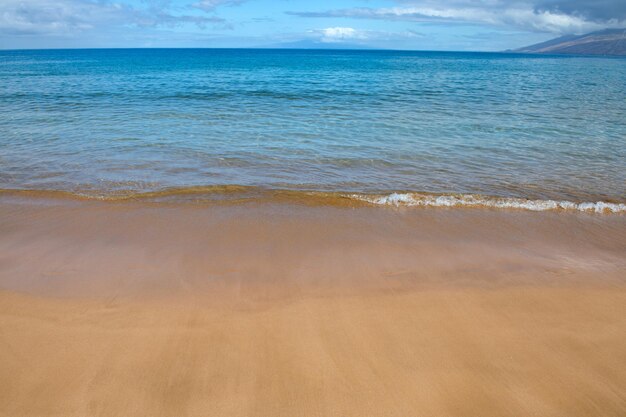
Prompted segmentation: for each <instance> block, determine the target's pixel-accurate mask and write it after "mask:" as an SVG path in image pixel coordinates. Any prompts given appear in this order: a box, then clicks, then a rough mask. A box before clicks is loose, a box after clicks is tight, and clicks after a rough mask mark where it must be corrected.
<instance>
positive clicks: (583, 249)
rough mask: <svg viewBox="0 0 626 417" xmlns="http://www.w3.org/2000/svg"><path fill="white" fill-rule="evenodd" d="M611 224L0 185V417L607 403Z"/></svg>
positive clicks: (618, 307) (615, 262)
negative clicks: (186, 200)
mask: <svg viewBox="0 0 626 417" xmlns="http://www.w3.org/2000/svg"><path fill="white" fill-rule="evenodd" d="M625 387H626V218H624V217H623V216H603V215H589V214H565V213H524V212H498V211H487V210H444V209H435V210H428V209H417V210H391V209H375V208H359V209H349V208H333V207H308V206H298V205H293V204H255V205H241V206H203V205H194V204H179V205H175V204H145V203H142V204H139V203H137V204H135V203H120V204H117V203H95V202H68V201H48V200H46V201H42V200H28V199H26V200H24V199H6V198H5V199H2V200H1V201H0V415H2V416H10V417H17V416H64V417H65V416H68V417H71V416H289V417H291V416H498V417H504V416H563V417H572V416H624V415H626V388H625Z"/></svg>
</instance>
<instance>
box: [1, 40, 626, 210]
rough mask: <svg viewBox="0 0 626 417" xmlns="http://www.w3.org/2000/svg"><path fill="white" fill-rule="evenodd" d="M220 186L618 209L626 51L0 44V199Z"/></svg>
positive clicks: (625, 147)
mask: <svg viewBox="0 0 626 417" xmlns="http://www.w3.org/2000/svg"><path fill="white" fill-rule="evenodd" d="M234 185H236V186H244V187H249V188H246V189H262V190H287V191H294V192H300V191H301V192H328V193H339V194H341V195H345V196H350V197H353V198H355V199H360V200H363V201H368V202H370V203H373V204H396V205H397V204H406V205H444V206H446V205H473V204H475V205H479V204H480V205H482V204H486V205H494V206H498V204H499V205H500V206H501V207H502V208H508V207H509V206H516V205H517V204H518V203H519V205H520V207H521V208H530V209H533V207H534V208H537V207H538V208H539V209H543V208H545V209H554V208H558V209H572V208H573V209H580V210H587V209H590V210H598V207H600V209H599V211H603V210H605V209H606V208H607V207H608V210H609V211H624V210H626V206H624V203H626V59H615V58H593V57H565V56H538V55H517V54H496V53H493V54H490V53H442V52H398V51H336V50H333V51H322V50H261V49H259V50H242V49H236V50H225V49H119V50H105V49H101V50H46V51H0V189H3V190H40V191H62V192H68V193H74V194H78V195H83V196H91V197H95V198H107V197H115V196H120V195H124V196H128V195H142V194H145V193H159V192H168V190H170V191H171V190H178V191H177V192H181V190H182V191H183V192H184V190H189V189H198V187H200V189H203V190H216V189H220V190H221V189H222V188H220V187H221V186H234ZM202 187H204V188H202ZM211 187H212V188H211ZM216 187H217V188H216ZM207 192H208V191H207ZM597 202H601V203H600V204H604V205H601V206H598V205H597V204H596V203H597ZM524 204H526V206H527V207H524V206H523V205H524ZM589 204H593V206H589ZM607 204H608V205H607Z"/></svg>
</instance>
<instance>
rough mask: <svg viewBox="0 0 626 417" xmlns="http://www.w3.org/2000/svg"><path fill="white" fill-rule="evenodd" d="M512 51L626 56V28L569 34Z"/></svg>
mask: <svg viewBox="0 0 626 417" xmlns="http://www.w3.org/2000/svg"><path fill="white" fill-rule="evenodd" d="M510 52H521V53H538V54H571V55H607V56H626V29H606V30H601V31H598V32H592V33H588V34H586V35H580V36H576V35H567V36H562V37H560V38H556V39H553V40H551V41H547V42H542V43H538V44H536V45H531V46H527V47H524V48H520V49H516V50H513V51H510Z"/></svg>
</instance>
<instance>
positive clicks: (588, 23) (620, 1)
mask: <svg viewBox="0 0 626 417" xmlns="http://www.w3.org/2000/svg"><path fill="white" fill-rule="evenodd" d="M397 3H398V6H396V7H388V8H371V7H355V8H347V9H333V10H326V11H321V12H320V11H307V12H287V13H288V14H290V15H294V16H300V17H309V18H316V17H318V18H322V17H323V18H332V17H337V18H352V19H380V20H389V21H413V22H447V23H470V24H482V25H491V26H507V27H513V28H517V29H522V30H528V31H537V32H551V33H582V32H588V31H593V30H598V29H601V28H606V27H622V26H626V1H625V0H573V1H568V0H536V1H534V2H532V1H515V0H513V1H504V0H482V1H479V0H443V1H433V0H422V1H415V0H407V1H402V0H400V1H398V2H397Z"/></svg>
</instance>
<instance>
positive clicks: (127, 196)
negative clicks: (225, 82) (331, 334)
mask: <svg viewBox="0 0 626 417" xmlns="http://www.w3.org/2000/svg"><path fill="white" fill-rule="evenodd" d="M2 195H5V196H6V195H9V196H18V197H20V196H21V197H32V198H52V199H74V200H99V201H110V202H116V201H119V202H122V201H145V202H166V203H167V202H171V203H175V202H197V203H202V202H203V203H215V204H220V203H223V204H238V203H250V202H286V203H297V204H306V205H319V206H322V205H328V206H342V207H346V206H348V207H363V206H386V207H396V208H400V207H432V208H451V209H452V208H484V209H499V210H523V211H569V212H576V211H578V212H587V213H598V214H612V213H613V214H619V213H626V204H624V203H614V202H605V201H597V202H578V203H577V202H573V201H558V200H532V199H524V198H513V197H493V196H483V195H477V194H431V193H418V192H402V193H401V192H392V193H388V194H367V193H350V192H327V191H310V190H289V189H270V188H263V187H255V186H246V185H212V186H196V187H177V188H166V189H160V190H154V191H145V192H138V191H135V190H125V191H116V192H100V191H94V190H86V191H66V190H35V189H3V190H0V196H2Z"/></svg>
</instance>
